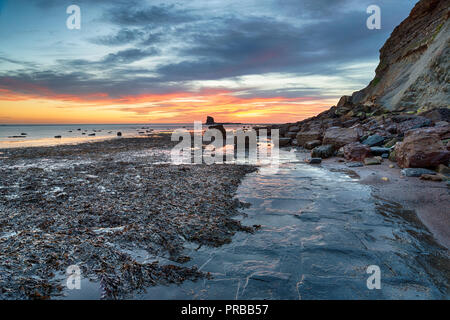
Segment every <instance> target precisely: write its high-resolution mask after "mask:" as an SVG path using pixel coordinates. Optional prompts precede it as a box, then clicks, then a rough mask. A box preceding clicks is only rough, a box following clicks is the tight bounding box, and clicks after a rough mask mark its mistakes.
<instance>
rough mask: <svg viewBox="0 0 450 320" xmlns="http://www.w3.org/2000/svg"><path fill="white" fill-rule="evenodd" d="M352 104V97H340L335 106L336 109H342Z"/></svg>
mask: <svg viewBox="0 0 450 320" xmlns="http://www.w3.org/2000/svg"><path fill="white" fill-rule="evenodd" d="M351 103H352V97H351V96H342V97H341V99H339V102H338V104H337V107H338V108H340V107H343V106H345V105H348V104H351Z"/></svg>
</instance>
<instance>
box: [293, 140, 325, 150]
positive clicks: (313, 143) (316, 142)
mask: <svg viewBox="0 0 450 320" xmlns="http://www.w3.org/2000/svg"><path fill="white" fill-rule="evenodd" d="M297 143H298V142H297ZM321 144H322V142H321V141H320V140H312V141H309V142H307V143H305V145H304V147H305V148H306V149H308V150H312V149H314V148H315V147H318V146H320V145H321Z"/></svg>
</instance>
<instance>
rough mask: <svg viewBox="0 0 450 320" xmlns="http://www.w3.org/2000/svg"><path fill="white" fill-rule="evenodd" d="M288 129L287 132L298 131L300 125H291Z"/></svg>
mask: <svg viewBox="0 0 450 320" xmlns="http://www.w3.org/2000/svg"><path fill="white" fill-rule="evenodd" d="M288 131H289V132H299V131H300V127H299V126H292V127H289V129H288Z"/></svg>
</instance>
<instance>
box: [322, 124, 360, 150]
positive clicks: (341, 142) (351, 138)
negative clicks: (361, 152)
mask: <svg viewBox="0 0 450 320" xmlns="http://www.w3.org/2000/svg"><path fill="white" fill-rule="evenodd" d="M358 140H359V132H358V130H357V129H355V128H340V127H331V128H328V129H327V131H326V132H325V136H324V139H323V144H331V145H333V146H334V147H335V148H336V149H339V148H340V147H343V146H345V145H346V144H349V143H352V142H356V141H358Z"/></svg>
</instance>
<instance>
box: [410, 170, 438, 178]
mask: <svg viewBox="0 0 450 320" xmlns="http://www.w3.org/2000/svg"><path fill="white" fill-rule="evenodd" d="M401 172H402V175H404V176H405V177H420V176H421V175H423V174H436V172H434V171H432V170H429V169H425V168H405V169H403V170H402V171H401Z"/></svg>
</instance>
